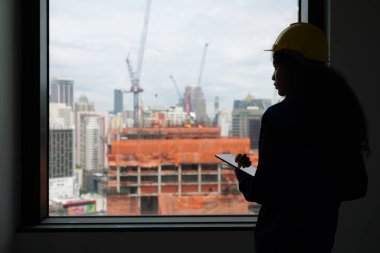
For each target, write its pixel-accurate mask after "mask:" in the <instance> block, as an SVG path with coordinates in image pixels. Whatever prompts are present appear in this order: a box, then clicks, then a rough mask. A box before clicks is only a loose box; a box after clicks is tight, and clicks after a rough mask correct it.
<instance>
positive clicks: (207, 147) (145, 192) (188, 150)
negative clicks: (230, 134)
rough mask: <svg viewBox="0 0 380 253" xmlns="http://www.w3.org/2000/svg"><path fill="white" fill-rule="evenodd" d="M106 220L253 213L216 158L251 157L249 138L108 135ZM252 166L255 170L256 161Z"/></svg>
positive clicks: (177, 131)
mask: <svg viewBox="0 0 380 253" xmlns="http://www.w3.org/2000/svg"><path fill="white" fill-rule="evenodd" d="M112 134H113V140H112V141H111V143H110V146H109V150H110V152H109V154H108V160H109V163H108V164H109V170H108V196H107V214H108V215H144V214H146V215H185V214H186V215H189V214H193V215H227V214H249V213H252V204H250V203H248V202H246V201H245V200H244V198H243V197H242V195H241V194H240V193H239V192H238V190H237V181H236V177H235V174H234V171H233V168H231V167H230V166H228V165H226V164H224V163H221V161H220V160H219V159H217V158H215V156H214V155H215V154H217V153H232V154H237V153H247V154H250V148H249V147H250V145H249V144H250V143H249V139H248V138H225V137H224V138H222V137H220V134H219V129H218V128H145V129H144V128H142V129H135V128H132V129H123V130H121V131H117V130H112ZM251 160H252V161H253V162H254V164H257V155H256V154H252V155H251Z"/></svg>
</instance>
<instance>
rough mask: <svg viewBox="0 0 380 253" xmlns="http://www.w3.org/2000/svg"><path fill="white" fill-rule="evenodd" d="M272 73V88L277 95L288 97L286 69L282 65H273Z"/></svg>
mask: <svg viewBox="0 0 380 253" xmlns="http://www.w3.org/2000/svg"><path fill="white" fill-rule="evenodd" d="M273 67H274V72H273V75H272V80H273V81H274V86H275V88H276V89H277V91H278V95H280V96H286V95H288V91H289V85H288V82H287V80H286V67H285V66H284V64H278V63H273Z"/></svg>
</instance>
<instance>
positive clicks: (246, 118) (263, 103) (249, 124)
mask: <svg viewBox="0 0 380 253" xmlns="http://www.w3.org/2000/svg"><path fill="white" fill-rule="evenodd" d="M270 105H271V100H270V99H255V98H253V97H252V96H251V95H248V96H247V97H246V98H245V99H244V100H235V101H234V109H233V111H232V135H233V136H236V137H248V138H249V139H250V145H251V149H257V148H258V146H259V136H260V128H261V117H262V115H263V114H264V112H265V110H266V109H267V108H268V107H269V106H270Z"/></svg>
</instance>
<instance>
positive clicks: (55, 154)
mask: <svg viewBox="0 0 380 253" xmlns="http://www.w3.org/2000/svg"><path fill="white" fill-rule="evenodd" d="M49 113H50V115H49V199H55V198H62V197H72V196H73V195H74V194H75V192H74V125H73V115H72V114H73V113H72V111H71V108H70V107H69V106H66V105H65V104H58V103H50V105H49Z"/></svg>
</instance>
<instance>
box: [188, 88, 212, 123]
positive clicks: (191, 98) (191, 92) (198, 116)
mask: <svg viewBox="0 0 380 253" xmlns="http://www.w3.org/2000/svg"><path fill="white" fill-rule="evenodd" d="M188 104H189V106H190V108H189V110H190V113H194V114H195V121H196V122H197V123H201V124H206V123H208V121H209V118H208V116H207V113H206V101H205V98H204V96H203V91H202V87H201V86H198V85H196V86H190V85H188V86H186V88H185V94H184V105H183V107H184V108H185V109H186V110H187V106H188Z"/></svg>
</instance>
